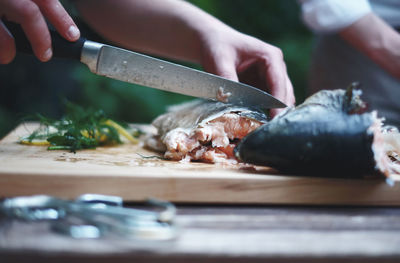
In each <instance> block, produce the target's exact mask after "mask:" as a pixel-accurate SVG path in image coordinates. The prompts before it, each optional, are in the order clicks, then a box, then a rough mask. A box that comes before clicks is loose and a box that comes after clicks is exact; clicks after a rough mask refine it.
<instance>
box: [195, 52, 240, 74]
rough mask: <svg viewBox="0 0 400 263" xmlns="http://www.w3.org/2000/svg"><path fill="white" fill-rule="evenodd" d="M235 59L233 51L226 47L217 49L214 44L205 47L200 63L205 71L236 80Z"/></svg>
mask: <svg viewBox="0 0 400 263" xmlns="http://www.w3.org/2000/svg"><path fill="white" fill-rule="evenodd" d="M235 60H236V56H235V53H234V52H232V51H231V50H228V49H222V48H221V49H219V48H218V46H216V45H214V46H212V47H210V48H208V49H206V52H205V54H204V56H203V62H202V65H203V67H204V70H205V71H207V72H210V73H212V74H215V75H218V76H221V77H223V78H226V79H229V80H232V81H238V76H237V73H236V65H235Z"/></svg>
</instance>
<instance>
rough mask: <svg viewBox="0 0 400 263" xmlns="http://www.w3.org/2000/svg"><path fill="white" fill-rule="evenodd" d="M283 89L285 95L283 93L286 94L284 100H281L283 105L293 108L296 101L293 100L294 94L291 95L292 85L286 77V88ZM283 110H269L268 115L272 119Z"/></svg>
mask: <svg viewBox="0 0 400 263" xmlns="http://www.w3.org/2000/svg"><path fill="white" fill-rule="evenodd" d="M285 88H286V93H285V94H286V99H285V100H283V101H285V104H286V105H287V106H293V105H294V104H295V103H296V99H295V96H294V93H293V86H292V83H291V81H290V79H289V77H288V76H287V77H286V86H285ZM284 110H285V109H283V108H275V109H271V110H270V115H271V117H272V118H273V117H275V116H276V115H278V114H279V113H281V112H282V111H284Z"/></svg>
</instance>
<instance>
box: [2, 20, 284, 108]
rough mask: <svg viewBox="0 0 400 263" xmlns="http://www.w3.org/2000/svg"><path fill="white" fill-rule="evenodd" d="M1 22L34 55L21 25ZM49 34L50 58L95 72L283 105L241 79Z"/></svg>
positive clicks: (208, 95) (236, 100) (239, 101)
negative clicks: (77, 62)
mask: <svg viewBox="0 0 400 263" xmlns="http://www.w3.org/2000/svg"><path fill="white" fill-rule="evenodd" d="M4 24H5V25H6V27H7V28H8V29H9V31H10V32H11V34H12V35H13V36H14V39H15V43H16V47H17V51H18V52H23V53H29V54H33V51H32V48H31V46H30V43H29V41H28V39H27V38H26V36H25V33H24V32H23V30H22V28H21V26H20V25H18V24H16V23H13V22H4ZM50 34H51V38H52V46H53V57H57V58H68V59H75V60H79V61H81V62H82V63H84V64H86V65H87V66H88V67H89V69H90V71H92V72H93V73H95V74H97V75H101V76H106V77H109V78H113V79H117V80H121V81H125V82H129V83H134V84H139V85H142V86H146V87H150V88H155V89H160V90H165V91H170V92H174V93H180V94H184V95H189V96H193V97H198V98H203V99H209V100H219V101H222V102H226V103H232V104H235V105H243V106H251V107H258V108H262V109H269V108H283V107H286V105H285V104H284V103H283V102H281V101H279V100H278V99H277V98H275V97H273V96H272V95H270V94H268V93H267V92H265V91H262V90H259V89H257V88H254V87H251V86H249V85H246V84H243V83H240V82H235V81H231V80H228V79H225V78H222V77H219V76H216V75H213V74H210V73H206V72H203V71H200V70H195V69H191V68H189V67H185V66H181V65H178V64H174V63H171V62H167V61H163V60H160V59H157V58H153V57H150V56H147V55H143V54H140V53H137V52H132V51H129V50H125V49H122V48H118V47H113V46H110V45H106V44H102V43H97V42H94V41H90V40H86V39H85V38H80V39H79V40H77V41H76V42H69V41H67V40H65V39H64V38H62V37H61V36H60V35H59V34H58V33H57V32H56V31H54V30H50Z"/></svg>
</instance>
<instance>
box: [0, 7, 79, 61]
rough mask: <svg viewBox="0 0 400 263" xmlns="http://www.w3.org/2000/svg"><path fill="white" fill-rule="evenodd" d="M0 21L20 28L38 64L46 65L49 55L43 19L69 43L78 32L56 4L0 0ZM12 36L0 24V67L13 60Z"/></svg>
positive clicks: (48, 38) (13, 45) (48, 42)
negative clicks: (5, 20) (11, 22)
mask: <svg viewBox="0 0 400 263" xmlns="http://www.w3.org/2000/svg"><path fill="white" fill-rule="evenodd" d="M0 18H1V19H4V18H5V19H7V20H9V21H13V22H15V23H18V24H21V26H22V29H23V30H24V32H25V34H26V36H27V38H28V39H29V42H30V43H31V45H32V49H33V52H34V53H35V55H36V57H37V58H38V59H39V60H40V61H43V62H45V61H48V60H49V59H50V58H51V56H52V54H53V52H52V48H51V37H50V33H49V29H48V27H47V24H46V21H45V19H44V18H47V19H48V20H49V22H50V23H51V24H52V25H53V26H54V27H55V28H56V30H57V31H58V32H59V33H60V35H61V36H63V37H64V38H65V39H67V40H69V41H76V40H77V39H78V38H79V37H80V32H79V30H78V28H77V26H76V25H75V23H74V21H72V18H71V17H70V16H69V15H68V13H67V12H66V11H65V9H64V8H63V6H62V5H61V4H60V2H59V1H58V0H0ZM15 53H16V50H15V42H14V38H13V36H12V35H11V34H10V32H9V31H8V30H7V28H6V27H5V25H4V24H3V22H2V21H1V20H0V63H1V64H8V63H10V62H11V61H12V60H13V59H14V57H15Z"/></svg>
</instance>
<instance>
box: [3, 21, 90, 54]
mask: <svg viewBox="0 0 400 263" xmlns="http://www.w3.org/2000/svg"><path fill="white" fill-rule="evenodd" d="M3 23H4V25H5V26H6V27H7V29H8V30H9V31H10V33H11V34H12V35H13V37H14V39H15V45H16V48H17V52H21V53H25V54H30V55H33V54H34V53H33V50H32V47H31V43H30V42H29V40H28V38H27V37H26V35H25V32H24V30H23V29H22V27H21V26H20V25H19V24H16V23H13V22H9V21H3ZM49 31H50V35H51V43H52V47H53V57H56V58H69V59H76V60H80V59H81V53H82V47H83V44H84V43H85V41H86V39H85V38H83V37H81V38H79V39H78V40H77V41H75V42H70V41H68V40H66V39H64V38H63V37H61V36H60V35H59V34H58V33H57V31H55V30H51V29H50V30H49Z"/></svg>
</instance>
